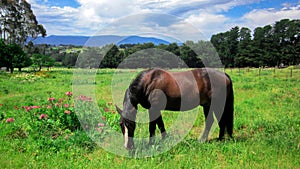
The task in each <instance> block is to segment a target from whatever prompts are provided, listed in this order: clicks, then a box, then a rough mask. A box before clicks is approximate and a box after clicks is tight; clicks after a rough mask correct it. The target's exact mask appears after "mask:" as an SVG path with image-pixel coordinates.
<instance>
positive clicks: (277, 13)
mask: <svg viewBox="0 0 300 169" xmlns="http://www.w3.org/2000/svg"><path fill="white" fill-rule="evenodd" d="M27 1H28V2H29V3H30V4H32V8H33V11H34V13H35V14H36V16H37V19H38V21H39V22H40V23H41V24H43V25H45V27H46V30H47V32H48V35H51V34H57V35H66V34H68V35H93V34H95V33H99V32H98V31H99V30H102V32H101V33H103V34H104V33H107V34H109V33H114V34H139V32H140V33H141V32H145V34H147V33H150V34H151V33H155V32H156V33H161V34H165V35H173V36H176V35H178V37H181V36H180V35H182V34H185V35H186V38H190V39H192V38H193V37H194V38H195V37H197V36H193V33H195V34H196V32H197V31H196V30H194V29H192V28H191V29H189V28H187V23H186V22H188V23H191V24H192V25H193V26H194V28H197V29H198V32H197V33H199V32H201V33H203V35H204V37H206V38H209V37H210V36H211V35H212V34H215V33H219V32H224V31H227V30H229V29H230V28H231V27H234V26H236V25H238V26H240V27H249V28H251V29H254V28H255V27H257V26H264V25H266V24H273V23H274V22H275V21H278V20H280V19H283V18H290V19H299V16H300V10H299V9H300V5H299V6H293V5H292V4H290V3H285V4H283V6H284V7H283V8H282V9H281V10H275V9H256V10H252V11H251V12H249V13H247V14H244V16H243V17H241V18H237V19H232V18H229V17H228V16H226V12H227V11H228V10H229V9H231V8H233V7H238V6H239V5H245V4H251V3H256V2H259V1H261V0H248V1H244V0H234V1H232V0H215V1H210V0H173V1H171V0H148V1H146V0H126V1H124V0H114V1H113V2H112V1H111V0H101V1H100V0H77V2H78V4H79V7H77V8H75V7H70V6H65V7H58V6H49V3H46V2H47V0H27ZM48 2H49V1H48ZM147 12H156V13H164V14H171V15H175V16H179V17H182V19H181V20H180V19H178V18H176V17H175V16H173V19H171V18H172V17H165V18H164V17H161V16H163V15H161V16H159V15H157V17H153V15H152V17H151V15H149V14H146V13H147ZM171 15H170V16H171ZM174 18H175V19H174ZM189 31H190V33H189ZM197 38H198V37H197ZM181 40H182V39H181Z"/></svg>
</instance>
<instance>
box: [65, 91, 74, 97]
mask: <svg viewBox="0 0 300 169" xmlns="http://www.w3.org/2000/svg"><path fill="white" fill-rule="evenodd" d="M65 94H66V95H67V96H69V97H70V96H72V95H73V93H72V92H66V93H65Z"/></svg>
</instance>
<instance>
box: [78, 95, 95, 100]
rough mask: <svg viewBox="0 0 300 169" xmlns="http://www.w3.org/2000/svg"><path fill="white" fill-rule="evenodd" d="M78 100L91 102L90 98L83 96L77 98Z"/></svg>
mask: <svg viewBox="0 0 300 169" xmlns="http://www.w3.org/2000/svg"><path fill="white" fill-rule="evenodd" d="M78 99H79V100H81V101H88V102H92V98H90V97H87V96H84V95H80V96H79V97H78Z"/></svg>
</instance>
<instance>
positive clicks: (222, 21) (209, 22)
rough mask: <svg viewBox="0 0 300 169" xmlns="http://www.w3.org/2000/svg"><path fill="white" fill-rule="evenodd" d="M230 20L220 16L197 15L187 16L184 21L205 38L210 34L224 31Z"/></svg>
mask: <svg viewBox="0 0 300 169" xmlns="http://www.w3.org/2000/svg"><path fill="white" fill-rule="evenodd" d="M229 20H230V18H227V17H226V16H224V15H221V14H210V13H199V14H197V15H191V16H189V17H188V18H187V19H186V21H187V22H189V23H191V24H193V25H194V26H195V27H196V28H198V29H199V31H200V32H202V33H203V35H204V36H205V37H206V38H209V37H210V36H211V35H212V34H214V33H218V32H220V31H224V30H226V29H227V28H228V27H230V26H228V24H226V22H228V21H229Z"/></svg>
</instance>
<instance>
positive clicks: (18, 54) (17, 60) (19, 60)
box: [9, 44, 32, 72]
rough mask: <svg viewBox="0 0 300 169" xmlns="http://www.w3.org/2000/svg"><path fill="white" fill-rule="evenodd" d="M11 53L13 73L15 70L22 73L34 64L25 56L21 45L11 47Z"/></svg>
mask: <svg viewBox="0 0 300 169" xmlns="http://www.w3.org/2000/svg"><path fill="white" fill-rule="evenodd" d="M9 51H10V53H11V54H12V55H13V56H12V58H13V59H12V68H11V72H12V71H13V69H14V68H18V69H19V71H22V68H24V67H28V66H30V65H31V64H32V62H31V59H30V58H29V57H28V56H27V55H26V54H25V52H24V51H23V49H22V48H21V47H20V46H19V45H17V44H11V45H9Z"/></svg>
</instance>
